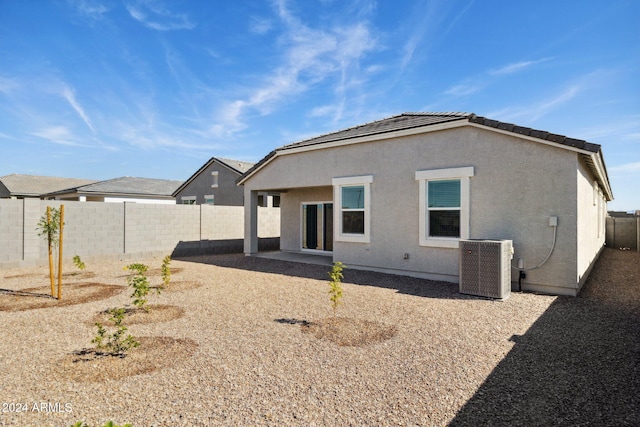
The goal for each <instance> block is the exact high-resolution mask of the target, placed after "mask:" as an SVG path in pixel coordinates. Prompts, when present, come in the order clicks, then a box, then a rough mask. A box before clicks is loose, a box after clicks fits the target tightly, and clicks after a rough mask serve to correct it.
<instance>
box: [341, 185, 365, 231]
mask: <svg viewBox="0 0 640 427" xmlns="http://www.w3.org/2000/svg"><path fill="white" fill-rule="evenodd" d="M341 191H342V203H341V206H342V232H343V233H345V234H364V185H354V186H344V187H341Z"/></svg>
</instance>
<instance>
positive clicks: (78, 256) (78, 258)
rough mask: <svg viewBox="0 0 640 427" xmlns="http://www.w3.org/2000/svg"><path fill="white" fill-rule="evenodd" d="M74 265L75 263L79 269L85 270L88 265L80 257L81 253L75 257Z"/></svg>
mask: <svg viewBox="0 0 640 427" xmlns="http://www.w3.org/2000/svg"><path fill="white" fill-rule="evenodd" d="M73 265H75V266H76V268H77V269H78V270H84V269H85V268H86V265H85V264H84V262H82V260H81V259H80V255H76V256H74V257H73Z"/></svg>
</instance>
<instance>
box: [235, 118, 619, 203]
mask: <svg viewBox="0 0 640 427" xmlns="http://www.w3.org/2000/svg"><path fill="white" fill-rule="evenodd" d="M455 121H461V122H462V121H466V122H468V123H472V124H474V125H480V126H486V127H488V128H493V129H497V130H499V131H501V132H510V133H514V134H518V135H522V136H527V137H531V138H536V139H539V140H542V141H549V142H553V143H557V144H560V145H564V146H567V147H571V148H576V149H579V150H583V151H586V152H589V153H593V154H597V155H599V156H600V157H601V147H600V145H598V144H593V143H590V142H587V141H585V140H582V139H575V138H568V137H566V136H564V135H558V134H554V133H551V132H547V131H544V130H538V129H532V128H528V127H523V126H518V125H515V124H512V123H506V122H500V121H498V120H491V119H488V118H486V117H482V116H477V115H476V114H474V113H463V112H447V113H426V112H425V113H413V112H412V113H403V114H400V115H396V116H392V117H388V118H386V119H382V120H377V121H373V122H370V123H365V124H362V125H359V126H354V127H351V128H348V129H343V130H340V131H337V132H332V133H328V134H325V135H320V136H317V137H314V138H310V139H306V140H303V141H299V142H295V143H293V144H289V145H285V146H282V147H280V148H276V149H275V150H273V151H271V152H270V153H269V154H267V155H266V156H265V157H264V158H263V159H262V160H260V161H259V162H258V163H256V164H255V165H254V166H253V167H252V168H250V169H249V170H248V171H246V172H245V173H244V174H243V175H242V176H241V177H240V178H238V180H237V181H236V182H237V183H242V182H243V181H244V180H245V179H247V178H248V177H249V176H250V175H251V174H253V172H254V171H256V170H258V169H260V168H261V167H262V166H263V165H264V164H266V163H268V162H269V161H270V160H271V159H272V158H273V157H274V156H276V155H278V153H283V154H284V153H286V151H287V150H292V149H297V148H304V147H313V146H317V145H322V144H328V143H332V142H338V141H348V140H350V139H356V138H362V137H367V136H373V135H384V134H386V133H388V134H392V133H393V132H397V131H406V130H410V129H414V128H416V129H417V128H426V127H428V126H434V125H442V124H446V123H452V122H455ZM390 137H392V135H390ZM583 154H584V153H583ZM583 157H584V158H585V161H586V162H587V164H588V166H589V167H590V168H591V169H592V171H593V172H594V174H595V175H596V176H600V175H602V177H601V178H599V180H600V183H601V185H602V186H603V188H605V189H606V192H607V194H608V195H609V196H611V189H610V185H609V183H608V181H609V178H608V176H607V172H606V167H604V160H602V159H601V161H602V166H603V169H604V170H603V171H602V173H599V171H598V166H596V165H595V164H593V159H591V157H590V156H589V155H586V154H585V155H584V156H583ZM611 197H612V196H611Z"/></svg>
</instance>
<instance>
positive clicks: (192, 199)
mask: <svg viewBox="0 0 640 427" xmlns="http://www.w3.org/2000/svg"><path fill="white" fill-rule="evenodd" d="M182 204H183V205H195V204H196V196H182Z"/></svg>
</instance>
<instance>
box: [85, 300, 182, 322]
mask: <svg viewBox="0 0 640 427" xmlns="http://www.w3.org/2000/svg"><path fill="white" fill-rule="evenodd" d="M111 308H117V307H111ZM124 308H125V312H124V320H123V322H122V324H123V325H125V326H129V325H143V324H148V323H157V322H168V321H170V320H175V319H179V318H181V317H182V316H184V312H185V310H184V308H182V307H178V306H175V305H169V304H145V308H146V309H147V311H145V310H144V309H143V308H138V307H124ZM110 317H111V314H110V313H109V312H108V309H107V310H102V311H101V312H100V313H98V314H96V315H95V316H94V317H93V318H92V319H91V320H89V324H91V325H95V324H96V322H98V323H102V324H103V325H106V326H109V325H110V323H111V322H110V321H109V318H110Z"/></svg>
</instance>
